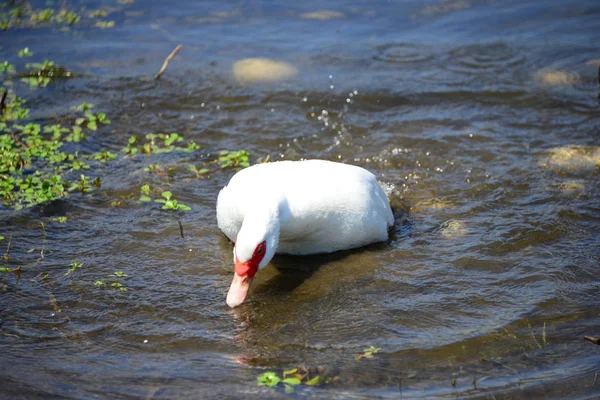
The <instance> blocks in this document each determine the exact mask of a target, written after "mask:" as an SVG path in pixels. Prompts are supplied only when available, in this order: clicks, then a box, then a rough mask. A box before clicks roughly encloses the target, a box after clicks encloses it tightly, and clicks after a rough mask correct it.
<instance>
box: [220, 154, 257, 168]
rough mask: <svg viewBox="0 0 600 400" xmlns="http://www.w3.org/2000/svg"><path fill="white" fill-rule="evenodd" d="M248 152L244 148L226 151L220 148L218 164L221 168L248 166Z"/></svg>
mask: <svg viewBox="0 0 600 400" xmlns="http://www.w3.org/2000/svg"><path fill="white" fill-rule="evenodd" d="M249 157H250V153H248V152H247V151H245V150H238V151H228V150H221V151H220V152H219V160H218V161H219V164H220V166H221V168H238V167H242V168H245V167H248V166H250V162H249V161H248V160H249Z"/></svg>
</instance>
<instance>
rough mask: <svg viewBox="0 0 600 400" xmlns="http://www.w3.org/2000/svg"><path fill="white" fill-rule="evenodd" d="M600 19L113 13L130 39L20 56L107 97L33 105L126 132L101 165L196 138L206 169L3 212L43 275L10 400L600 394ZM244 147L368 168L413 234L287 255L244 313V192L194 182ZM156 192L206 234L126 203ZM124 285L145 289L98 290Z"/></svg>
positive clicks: (20, 41)
mask: <svg viewBox="0 0 600 400" xmlns="http://www.w3.org/2000/svg"><path fill="white" fill-rule="evenodd" d="M95 6H96V7H103V6H104V2H97V4H95ZM598 11H599V9H598V6H597V4H595V3H594V2H592V1H589V2H585V1H584V2H580V3H578V4H577V6H571V5H567V4H566V3H564V2H558V1H547V2H542V3H540V2H525V3H523V2H501V3H497V2H486V1H483V2H477V1H475V2H472V1H467V2H465V1H456V2H435V1H434V2H426V3H421V2H410V1H409V2H404V3H402V4H397V3H387V2H382V3H373V4H369V5H368V6H366V5H364V4H358V3H356V4H355V3H352V2H350V3H348V2H337V1H336V2H334V3H332V4H328V6H327V10H324V9H322V6H321V5H319V4H316V3H315V4H313V3H306V4H305V3H302V4H288V3H273V4H269V5H266V4H262V3H255V2H254V3H244V4H242V5H238V6H233V5H228V4H225V3H216V2H215V3H213V2H202V3H196V2H194V3H189V2H188V3H181V4H180V3H179V2H177V4H176V6H174V5H173V4H169V5H165V4H164V3H162V2H157V1H149V2H139V4H138V3H133V4H130V5H128V6H127V8H126V9H124V10H121V11H115V14H114V19H115V20H117V25H116V28H115V29H114V30H106V31H98V30H95V31H90V29H88V28H80V29H79V30H78V29H74V31H75V32H77V34H75V33H73V34H70V33H64V32H59V31H50V30H20V31H14V30H9V31H7V32H5V33H3V35H5V37H7V39H8V40H6V41H5V43H6V44H4V48H2V50H1V51H2V52H3V53H2V54H3V57H4V58H5V59H7V60H11V61H14V60H12V59H13V58H15V56H14V54H16V51H17V50H18V49H20V48H23V47H26V46H28V47H30V48H32V47H33V50H34V51H37V52H39V55H40V57H47V58H51V59H53V60H55V61H56V62H57V63H58V64H59V65H66V66H71V65H75V66H77V67H78V68H80V69H81V72H84V73H85V76H84V77H81V78H77V79H74V80H70V81H67V82H64V83H60V84H57V85H54V86H50V87H49V88H48V89H47V90H46V91H43V92H30V93H29V94H28V95H27V96H26V97H27V99H28V101H29V106H30V107H31V108H32V110H36V114H34V115H33V116H32V117H33V118H39V119H41V120H44V121H47V120H48V121H51V120H52V119H53V118H54V116H58V117H59V118H60V117H61V115H65V114H66V113H67V111H68V107H69V106H71V105H74V104H79V103H81V102H82V101H87V102H91V103H94V104H96V109H98V110H102V111H105V112H106V113H107V115H108V116H109V117H110V119H111V120H112V121H113V123H112V124H111V130H110V131H106V133H105V134H104V135H92V137H90V140H89V141H88V142H87V144H86V146H89V147H90V149H96V148H99V147H109V148H111V150H112V151H115V152H117V151H119V150H120V149H121V148H122V147H123V146H124V144H125V143H126V141H127V138H128V137H129V136H131V135H138V136H141V135H144V134H146V133H149V132H175V131H176V132H179V133H181V134H182V135H183V136H185V137H186V139H190V140H194V141H196V142H197V143H199V144H201V145H202V149H201V150H200V151H199V152H197V153H191V154H175V153H169V154H160V155H153V156H151V157H148V156H142V155H140V156H136V157H132V158H131V159H129V160H127V161H123V162H121V163H115V164H108V166H107V167H106V170H105V171H104V173H105V175H106V177H105V178H104V180H103V187H102V190H101V191H99V192H97V193H96V194H95V195H94V196H93V197H73V198H71V199H69V200H65V201H61V202H57V203H56V204H52V205H49V206H48V207H46V208H45V209H44V211H43V214H40V212H39V210H31V211H26V212H21V213H17V214H13V213H9V212H8V211H7V210H3V211H2V215H1V219H0V230H1V232H0V234H1V235H2V236H7V237H8V236H9V235H10V236H12V245H11V249H10V253H11V258H10V260H9V261H8V262H5V263H4V264H3V265H2V266H3V267H4V266H8V267H11V268H14V267H17V266H18V265H22V270H23V272H22V275H21V279H20V280H17V279H16V277H15V276H12V275H7V274H2V275H1V276H0V324H1V325H0V349H1V354H2V357H0V366H1V368H2V370H3V371H4V374H3V376H4V381H3V386H2V388H1V389H0V393H2V396H5V397H7V398H36V397H44V398H45V397H49V396H69V397H76V398H83V397H86V398H87V397H111V398H125V397H134V398H186V397H196V398H197V397H199V398H223V397H238V396H240V395H244V396H250V397H252V398H282V397H284V396H286V395H285V394H284V393H283V388H281V390H280V389H271V388H265V387H257V386H256V377H257V376H258V375H259V374H261V373H262V372H264V371H266V370H273V371H278V372H281V371H282V370H283V369H289V368H293V367H296V366H304V367H306V368H308V369H309V370H310V371H313V373H315V374H316V373H318V374H323V375H324V376H327V377H328V378H331V379H330V381H329V383H327V384H326V385H323V386H320V387H307V386H304V387H301V388H298V389H297V394H298V396H300V397H307V396H314V397H317V398H327V399H330V398H344V399H345V398H359V397H377V396H379V397H383V398H397V397H398V395H399V393H402V395H403V396H406V397H424V398H431V397H436V396H437V397H448V396H452V397H456V396H459V397H462V396H474V397H477V396H481V397H485V396H488V395H489V396H492V395H493V396H495V397H496V398H500V397H503V396H504V397H511V398H532V397H542V396H543V397H558V398H561V397H572V396H577V395H580V396H592V395H594V394H597V393H598V390H599V389H598V388H600V382H595V379H594V376H595V373H596V372H597V371H598V367H597V366H598V363H599V362H600V353H599V352H598V351H597V350H598V349H597V348H596V347H595V346H593V345H592V344H590V343H589V342H585V341H584V340H583V336H584V335H591V336H594V335H595V336H598V335H600V324H599V323H598V321H599V319H598V311H597V310H598V306H599V305H600V297H599V295H598V293H599V288H600V279H599V278H598V274H597V270H598V267H599V263H600V258H599V257H598V254H600V240H599V237H598V231H599V230H598V226H599V222H600V200H599V199H600V196H598V191H599V189H600V181H599V179H598V168H599V162H600V161H599V159H600V157H599V151H598V140H597V139H598V135H597V133H598V107H599V105H598V101H597V95H598V87H597V60H598V54H597V48H596V47H594V46H593V45H592V44H594V43H598V42H599V40H600V37H598V35H599V33H598V30H597V29H595V28H597V16H598ZM111 18H112V17H111ZM42 38H43V40H44V41H45V42H47V43H46V45H45V47H44V48H42V47H40V48H39V49H36V48H35V47H34V43H35V42H36V41H37V40H42ZM178 43H182V44H183V45H184V47H183V49H182V51H181V52H180V54H178V56H177V57H176V58H175V59H174V60H173V61H172V63H171V64H170V66H169V69H168V70H167V72H166V73H165V75H163V77H162V78H161V80H160V81H158V82H154V81H152V80H150V79H149V77H151V76H152V75H153V74H155V73H156V71H157V70H158V68H159V67H160V65H161V64H162V61H163V60H164V57H165V56H166V55H168V53H169V52H170V51H171V50H172V49H173V47H174V44H178ZM99 49H102V54H100V50H99ZM248 59H250V61H251V63H250V64H252V65H251V66H250V70H249V71H250V72H248V70H245V71H243V72H240V64H239V63H240V61H241V60H245V61H241V62H242V63H247V62H248V61H249V60H248ZM252 60H254V61H252ZM272 60H286V63H283V62H279V61H277V62H276V61H272ZM594 60H596V61H594ZM236 63H237V64H236ZM257 63H258V64H257ZM246 67H248V65H246ZM242 69H244V68H242ZM298 71H301V73H299V72H298ZM240 74H241V75H240ZM240 77H241V78H240ZM292 77H293V79H291V78H292ZM240 81H242V82H243V84H240ZM265 81H268V84H265ZM48 110H51V111H48ZM221 149H228V150H237V149H245V150H247V151H249V152H250V153H251V155H252V159H253V160H256V159H257V158H259V157H265V156H267V155H269V156H270V157H271V159H272V160H279V159H300V158H324V159H330V160H338V161H343V162H351V163H354V164H358V165H361V166H364V167H365V168H368V169H370V170H371V171H373V172H374V173H375V174H376V175H377V176H378V178H379V180H380V181H382V182H383V183H386V184H389V185H392V186H393V188H395V190H396V192H397V193H396V195H397V196H398V197H399V199H400V201H399V203H400V204H399V205H398V206H399V209H403V210H406V211H407V212H408V216H405V218H404V219H403V222H402V223H399V224H398V226H397V227H396V230H395V231H394V232H393V234H392V236H391V238H390V240H389V241H388V242H387V243H383V244H377V245H373V246H369V247H367V248H365V249H360V250H357V251H351V252H341V253H336V254H332V255H325V256H311V257H304V258H302V257H300V258H298V257H276V258H275V259H274V260H273V262H272V266H270V267H268V268H266V269H265V270H263V271H261V272H260V273H259V274H258V275H257V276H256V279H255V282H254V284H253V287H252V289H251V290H252V293H251V296H250V297H249V299H248V301H247V303H244V304H243V305H242V306H241V307H240V308H237V309H234V310H230V309H229V308H228V307H227V306H226V305H225V294H226V292H227V289H228V286H229V283H230V281H231V274H232V272H233V271H232V268H231V244H230V243H229V242H228V241H227V240H226V238H224V237H223V235H222V234H221V233H220V232H219V230H218V228H217V227H216V221H215V210H214V205H215V199H216V196H217V193H218V191H219V189H220V188H221V187H222V186H223V185H224V184H225V183H226V182H227V181H228V179H229V178H230V177H231V175H232V174H233V173H234V171H232V170H225V171H220V170H218V171H211V172H210V174H209V175H208V176H206V177H201V178H198V176H197V175H196V174H195V173H193V172H191V171H189V170H188V166H189V165H196V166H197V165H200V163H201V162H203V161H206V160H212V159H214V158H215V154H216V153H217V152H218V150H221ZM88 150H89V149H88ZM150 164H161V165H162V166H164V168H165V169H164V173H161V174H149V173H148V172H146V171H144V168H145V167H148V166H149V165H150ZM145 183H148V184H150V185H153V186H156V187H161V188H165V189H167V188H168V190H170V191H172V192H173V193H175V194H176V197H177V199H178V200H179V201H181V202H182V203H184V204H188V205H192V206H193V209H192V211H190V212H187V213H182V214H170V213H167V212H164V211H161V210H160V209H159V207H157V206H156V205H155V204H148V203H140V202H135V201H129V200H127V199H128V198H130V197H131V196H135V197H137V196H139V187H140V186H141V185H142V184H145ZM115 199H118V200H120V201H121V203H119V206H114V205H115V204H114V203H113V205H111V202H112V201H113V200H115ZM57 215H67V216H68V224H66V225H61V224H57V223H53V222H51V221H50V220H49V217H52V216H57ZM178 219H179V220H181V222H182V224H183V226H184V231H185V237H186V240H181V238H180V234H179V227H178V224H177V220H178ZM41 221H44V222H45V223H46V225H47V226H46V234H45V235H44V232H43V230H42V229H40V224H39V223H40V222H41ZM44 237H45V239H44ZM0 246H4V244H2V242H0ZM42 248H43V249H44V257H43V258H42V257H41V254H40V252H41V250H42ZM32 249H33V250H32ZM73 261H78V262H81V263H82V264H83V265H84V266H83V267H82V268H81V269H80V270H78V271H77V272H76V273H71V274H66V272H67V270H68V265H69V264H71V263H72V262H73ZM115 271H123V272H125V273H126V274H127V275H128V276H127V277H124V278H123V283H124V284H125V285H126V287H127V288H128V290H127V291H124V292H121V291H112V290H104V289H102V288H99V287H96V286H94V284H93V283H94V282H95V281H97V280H99V279H107V277H110V276H111V274H114V272H115ZM45 272H48V277H46V278H45V277H44V275H43V274H42V273H45ZM369 346H376V347H381V348H382V350H381V352H380V353H378V354H377V355H376V356H375V357H374V358H372V359H362V360H356V359H355V355H356V354H358V353H360V352H361V351H363V349H365V348H368V347H369ZM334 378H335V379H334ZM0 397H1V396H0Z"/></svg>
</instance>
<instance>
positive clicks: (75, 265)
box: [65, 261, 83, 275]
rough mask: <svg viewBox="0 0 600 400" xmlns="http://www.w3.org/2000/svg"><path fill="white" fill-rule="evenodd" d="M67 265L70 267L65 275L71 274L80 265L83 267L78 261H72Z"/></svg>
mask: <svg viewBox="0 0 600 400" xmlns="http://www.w3.org/2000/svg"><path fill="white" fill-rule="evenodd" d="M69 267H70V268H69V270H68V271H67V273H66V274H65V275H71V274H72V273H73V272H75V271H77V270H78V269H80V268H81V267H83V264H82V263H80V262H79V261H73V262H72V263H71V264H69Z"/></svg>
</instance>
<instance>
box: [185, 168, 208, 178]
mask: <svg viewBox="0 0 600 400" xmlns="http://www.w3.org/2000/svg"><path fill="white" fill-rule="evenodd" d="M188 170H189V171H192V172H193V173H194V174H196V178H201V177H203V176H206V174H208V173H209V172H210V171H209V170H208V169H206V168H200V169H198V168H196V167H195V166H194V165H190V166H189V167H188Z"/></svg>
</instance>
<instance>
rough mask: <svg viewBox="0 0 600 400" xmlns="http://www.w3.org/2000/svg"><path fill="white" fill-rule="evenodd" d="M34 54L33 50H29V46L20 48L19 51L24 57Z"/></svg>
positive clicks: (19, 54) (20, 55)
mask: <svg viewBox="0 0 600 400" xmlns="http://www.w3.org/2000/svg"><path fill="white" fill-rule="evenodd" d="M32 55H33V52H32V51H31V50H29V47H25V48H24V49H21V50H19V52H18V53H17V56H19V57H21V58H23V57H31V56H32Z"/></svg>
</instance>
